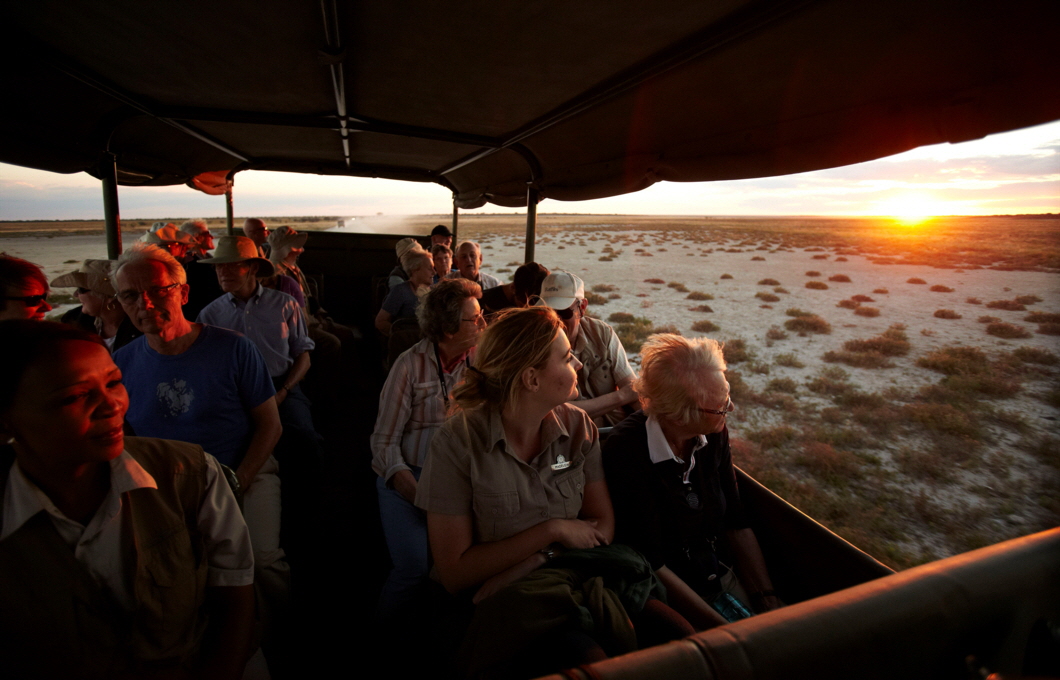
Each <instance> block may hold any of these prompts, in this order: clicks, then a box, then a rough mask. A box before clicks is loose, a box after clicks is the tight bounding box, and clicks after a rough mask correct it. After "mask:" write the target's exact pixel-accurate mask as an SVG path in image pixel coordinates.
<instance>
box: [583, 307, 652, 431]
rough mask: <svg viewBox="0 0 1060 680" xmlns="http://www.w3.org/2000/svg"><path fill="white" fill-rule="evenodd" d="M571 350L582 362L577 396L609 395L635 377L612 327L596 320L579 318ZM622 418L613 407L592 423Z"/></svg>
mask: <svg viewBox="0 0 1060 680" xmlns="http://www.w3.org/2000/svg"><path fill="white" fill-rule="evenodd" d="M571 351H572V352H573V353H574V356H576V357H578V361H580V362H582V367H581V368H580V369H579V370H578V393H579V396H578V399H595V398H596V397H602V396H604V395H605V394H610V393H611V392H614V391H615V390H617V389H618V385H619V383H621V382H622V381H624V380H627V379H630V380H631V379H633V378H634V377H636V376H635V374H634V373H633V369H632V368H631V367H630V365H629V359H627V358H626V351H625V350H624V349H622V343H621V342H619V340H618V336H617V335H615V331H614V329H613V328H611V326H609V325H607V324H606V323H604V322H603V321H600V320H599V319H594V318H592V317H588V316H586V317H583V318H582V320H581V325H580V330H579V332H578V337H577V338H576V339H575V340H574V347H572V348H571ZM625 417H626V413H625V411H623V410H622V409H621V408H617V409H613V410H612V411H610V412H608V413H605V414H603V415H601V416H598V417H597V419H596V424H597V425H599V426H601V427H607V426H609V425H616V424H618V423H620V422H622V420H623V419H624V418H625Z"/></svg>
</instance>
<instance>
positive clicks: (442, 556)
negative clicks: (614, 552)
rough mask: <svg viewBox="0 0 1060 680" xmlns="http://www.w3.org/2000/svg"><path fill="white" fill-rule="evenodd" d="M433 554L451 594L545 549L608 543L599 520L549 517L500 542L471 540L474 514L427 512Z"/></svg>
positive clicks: (585, 546) (480, 581)
mask: <svg viewBox="0 0 1060 680" xmlns="http://www.w3.org/2000/svg"><path fill="white" fill-rule="evenodd" d="M427 535H428V537H429V539H430V544H431V555H432V556H433V557H434V564H435V567H436V568H437V569H438V575H439V577H440V578H441V581H442V585H443V586H445V588H446V590H448V591H449V592H451V593H458V592H460V591H461V590H464V589H465V588H470V587H472V586H477V585H479V584H480V583H483V582H484V581H486V580H487V579H489V578H491V577H493V576H496V575H498V574H500V573H501V572H504V571H505V570H507V569H510V568H512V567H514V566H516V565H519V564H520V563H521V562H523V561H524V560H526V559H527V558H529V557H531V556H533V555H534V554H535V553H537V552H538V551H540V550H542V549H543V548H546V547H548V546H549V545H551V544H553V543H560V544H561V545H563V546H564V547H566V548H595V547H596V546H598V545H606V544H607V543H608V538H607V536H606V535H605V534H604V533H603V532H601V531H600V530H599V529H597V527H596V521H595V520H593V521H586V520H581V519H549V520H545V521H544V522H541V523H540V524H536V525H534V526H532V527H530V528H529V529H526V530H524V531H521V532H519V533H518V534H515V535H514V536H509V537H508V538H506V539H504V540H500V541H491V542H488V543H478V544H473V543H472V517H471V515H443V514H441V513H437V512H428V513H427Z"/></svg>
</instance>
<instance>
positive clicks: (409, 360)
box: [369, 354, 440, 502]
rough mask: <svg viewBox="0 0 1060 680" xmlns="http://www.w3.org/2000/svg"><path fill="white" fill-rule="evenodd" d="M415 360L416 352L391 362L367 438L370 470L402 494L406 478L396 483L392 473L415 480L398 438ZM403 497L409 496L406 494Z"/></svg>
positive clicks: (408, 402)
mask: <svg viewBox="0 0 1060 680" xmlns="http://www.w3.org/2000/svg"><path fill="white" fill-rule="evenodd" d="M417 362H418V355H415V354H407V355H406V354H403V355H401V356H400V357H398V359H397V361H395V362H394V365H393V366H391V368H390V374H389V375H388V376H387V378H386V382H385V383H384V384H383V390H382V392H380V394H379V411H378V414H377V416H376V420H375V428H374V429H373V430H372V435H371V437H370V438H369V444H370V446H371V449H372V470H373V471H375V473H376V474H377V475H379V476H380V477H382V478H383V481H384V482H385V483H386V484H387V485H388V486H393V487H394V488H395V489H397V490H398V491H399V492H400V493H401V494H402V495H403V496H404V495H405V492H406V491H408V490H409V488H410V487H409V485H408V484H407V482H408V480H407V479H405V480H403V481H402V482H401V484H402V486H400V487H399V486H398V480H397V479H395V476H396V475H397V474H398V473H400V472H407V473H408V476H409V477H412V482H413V483H415V481H416V480H415V477H413V476H412V471H411V469H410V468H409V465H408V463H407V462H406V461H405V456H404V454H403V452H402V448H401V442H402V439H403V437H404V436H405V428H406V427H407V426H408V423H409V420H410V419H411V418H412V402H413V396H414V391H415V381H416V379H417V370H416V364H417ZM425 406H426V404H425ZM439 408H440V405H439ZM403 477H404V476H403ZM411 489H412V497H411V498H410V499H409V502H412V499H414V498H415V494H416V492H415V485H414V484H413V486H412V487H411ZM406 498H409V497H408V496H406Z"/></svg>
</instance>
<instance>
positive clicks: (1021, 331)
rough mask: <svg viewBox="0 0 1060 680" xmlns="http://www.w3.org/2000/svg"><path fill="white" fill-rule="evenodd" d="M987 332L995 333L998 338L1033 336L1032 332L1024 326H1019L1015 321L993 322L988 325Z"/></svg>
mask: <svg viewBox="0 0 1060 680" xmlns="http://www.w3.org/2000/svg"><path fill="white" fill-rule="evenodd" d="M986 334H987V335H993V336H994V337H997V338H1005V339H1008V340H1015V339H1019V338H1029V337H1031V332H1030V331H1029V330H1027V329H1026V328H1024V327H1023V326H1017V325H1016V324H1014V323H992V324H988V325H987V327H986Z"/></svg>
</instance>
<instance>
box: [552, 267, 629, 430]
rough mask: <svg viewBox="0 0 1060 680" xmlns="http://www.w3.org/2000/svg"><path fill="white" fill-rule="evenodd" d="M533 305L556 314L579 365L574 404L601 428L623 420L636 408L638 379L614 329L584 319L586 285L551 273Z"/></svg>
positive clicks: (568, 275)
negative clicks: (635, 389) (626, 410)
mask: <svg viewBox="0 0 1060 680" xmlns="http://www.w3.org/2000/svg"><path fill="white" fill-rule="evenodd" d="M535 304H538V305H547V306H548V307H551V308H552V309H554V310H556V314H557V315H559V318H560V319H561V320H562V321H563V328H564V330H565V331H566V332H567V339H568V340H569V341H570V344H571V351H572V352H573V353H574V356H576V357H578V361H580V362H581V363H582V367H581V369H579V370H578V393H579V394H578V398H577V399H576V400H575V402H576V405H577V406H578V407H579V408H581V409H583V410H584V411H585V412H586V413H588V414H589V417H590V418H592V419H593V421H594V422H595V423H596V424H597V425H598V426H600V427H608V426H612V425H615V424H616V423H618V422H620V421H621V420H623V419H624V418H625V417H626V415H627V414H626V412H625V410H624V409H623V408H622V407H623V406H625V405H627V404H630V405H631V406H632V409H633V410H636V409H637V408H639V405H638V404H637V393H636V392H634V391H633V379H634V378H635V377H637V376H636V374H635V373H634V372H633V369H632V367H630V365H629V360H628V359H627V358H626V350H625V349H623V348H622V343H620V342H619V340H618V336H617V335H615V331H614V329H612V328H611V326H609V325H607V324H606V323H604V322H603V321H601V320H600V319H594V318H591V317H588V316H586V315H585V312H586V310H587V309H588V307H589V301H588V300H586V299H585V283H583V282H582V280H581V279H580V278H578V277H577V276H575V275H574V274H571V273H570V272H565V271H562V270H557V271H554V272H552V273H551V274H549V275H548V276H546V277H545V280H544V281H543V282H542V283H541V297H540V298H539V299H538V301H537V302H536V303H535Z"/></svg>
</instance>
